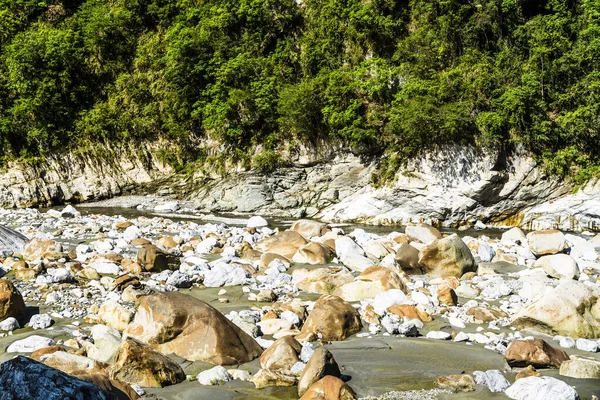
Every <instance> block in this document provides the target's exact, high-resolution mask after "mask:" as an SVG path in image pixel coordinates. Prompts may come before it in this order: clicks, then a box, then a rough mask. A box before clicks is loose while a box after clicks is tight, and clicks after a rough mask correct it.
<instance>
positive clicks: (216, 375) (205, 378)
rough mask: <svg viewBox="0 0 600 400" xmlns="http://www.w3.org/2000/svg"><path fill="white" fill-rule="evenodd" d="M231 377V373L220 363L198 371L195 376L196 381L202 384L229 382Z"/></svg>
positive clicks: (212, 384) (211, 384)
mask: <svg viewBox="0 0 600 400" xmlns="http://www.w3.org/2000/svg"><path fill="white" fill-rule="evenodd" d="M232 379H233V377H232V376H231V374H230V373H229V372H227V370H226V369H225V368H223V367H222V366H220V365H217V366H216V367H213V368H211V369H207V370H206V371H202V372H200V373H199V374H198V377H197V378H196V380H197V381H198V383H199V384H201V385H204V386H214V385H221V384H223V383H225V382H229V381H230V380H232Z"/></svg>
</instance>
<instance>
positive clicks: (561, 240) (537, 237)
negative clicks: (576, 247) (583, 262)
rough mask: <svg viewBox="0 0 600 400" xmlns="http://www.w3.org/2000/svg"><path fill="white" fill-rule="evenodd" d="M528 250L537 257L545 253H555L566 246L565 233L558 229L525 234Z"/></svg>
mask: <svg viewBox="0 0 600 400" xmlns="http://www.w3.org/2000/svg"><path fill="white" fill-rule="evenodd" d="M527 243H528V244H529V250H531V252H532V253H533V254H534V255H535V256H537V257H539V256H544V255H547V254H556V253H560V252H561V251H563V250H564V249H565V248H567V240H566V238H565V235H563V233H562V232H561V231H558V230H543V231H535V232H529V233H528V234H527Z"/></svg>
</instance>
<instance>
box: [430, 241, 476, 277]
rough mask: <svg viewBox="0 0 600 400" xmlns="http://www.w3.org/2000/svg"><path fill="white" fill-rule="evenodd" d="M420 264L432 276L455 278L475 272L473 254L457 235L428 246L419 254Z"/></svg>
mask: <svg viewBox="0 0 600 400" xmlns="http://www.w3.org/2000/svg"><path fill="white" fill-rule="evenodd" d="M419 264H420V265H421V267H422V268H424V270H425V271H426V273H427V274H428V275H430V276H434V277H436V276H444V275H449V276H455V277H457V278H460V277H461V276H462V275H464V274H465V273H467V272H475V270H476V265H475V259H474V258H473V254H471V250H469V248H468V247H467V245H466V244H465V243H464V242H463V241H462V239H461V238H460V237H459V236H458V235H457V234H452V235H450V236H448V237H446V238H443V239H439V240H436V241H434V242H433V243H431V244H429V245H427V246H426V247H425V248H424V249H423V250H421V252H420V253H419Z"/></svg>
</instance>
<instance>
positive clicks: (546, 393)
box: [504, 376, 579, 400]
mask: <svg viewBox="0 0 600 400" xmlns="http://www.w3.org/2000/svg"><path fill="white" fill-rule="evenodd" d="M504 393H505V394H506V395H507V396H508V397H509V398H511V399H514V400H530V399H552V400H579V395H578V394H577V392H576V391H575V389H573V388H572V387H571V386H569V385H567V384H566V383H564V382H563V381H561V380H558V379H556V378H551V377H549V376H542V377H537V376H530V377H527V378H521V379H518V380H516V381H515V383H513V385H512V386H511V387H509V388H508V389H506V391H505V392H504Z"/></svg>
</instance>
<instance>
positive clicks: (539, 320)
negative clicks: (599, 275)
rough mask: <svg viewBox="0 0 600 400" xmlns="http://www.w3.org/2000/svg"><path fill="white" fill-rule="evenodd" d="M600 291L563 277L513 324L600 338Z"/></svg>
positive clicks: (546, 331)
mask: <svg viewBox="0 0 600 400" xmlns="http://www.w3.org/2000/svg"><path fill="white" fill-rule="evenodd" d="M599 299H600V291H599V290H598V289H595V288H592V287H590V286H588V285H586V284H584V283H582V282H578V281H573V280H563V281H561V283H560V284H559V285H558V286H557V287H556V288H554V289H552V290H551V291H549V292H547V293H545V294H544V295H543V296H542V297H541V298H540V299H538V300H537V301H535V302H534V303H532V304H530V305H529V306H527V307H525V308H523V309H522V310H521V311H519V312H518V313H517V314H516V315H515V318H514V320H513V322H512V325H514V326H516V327H521V328H527V329H531V330H535V331H539V332H542V333H546V334H549V335H552V336H554V335H563V336H571V337H573V338H587V339H593V338H597V337H600V301H599Z"/></svg>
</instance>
